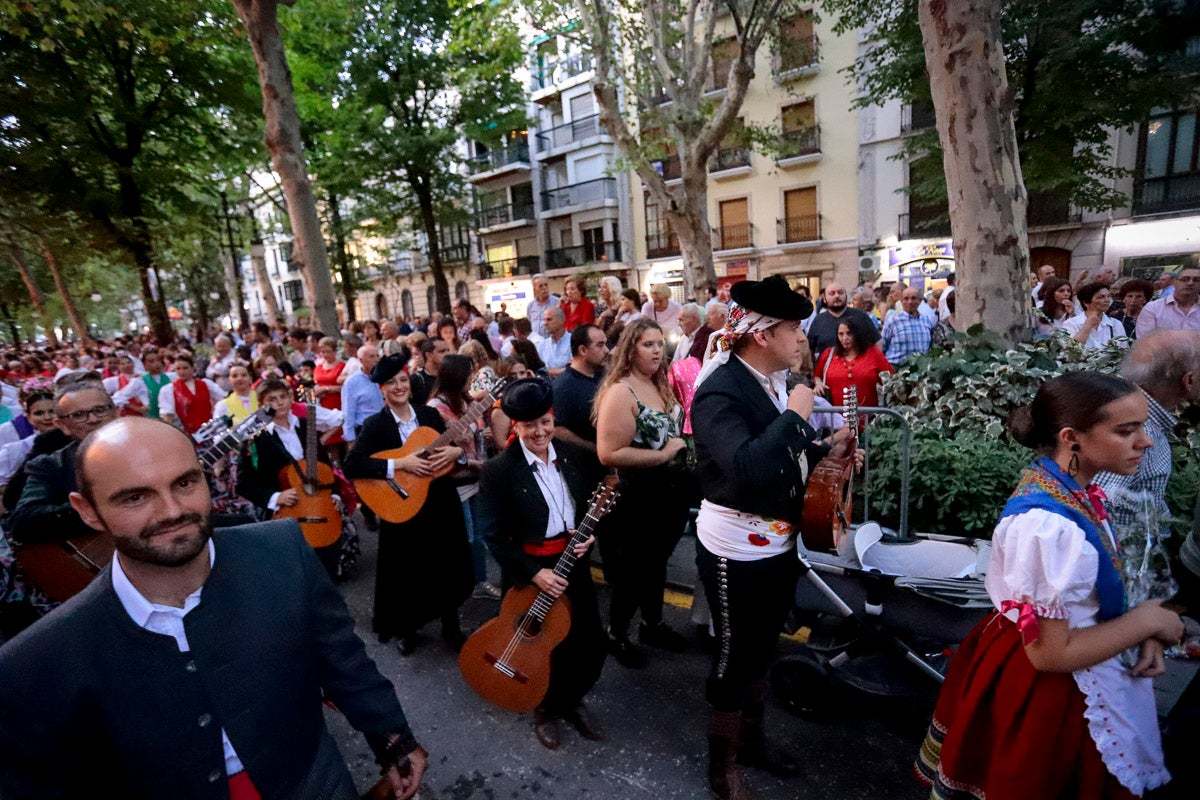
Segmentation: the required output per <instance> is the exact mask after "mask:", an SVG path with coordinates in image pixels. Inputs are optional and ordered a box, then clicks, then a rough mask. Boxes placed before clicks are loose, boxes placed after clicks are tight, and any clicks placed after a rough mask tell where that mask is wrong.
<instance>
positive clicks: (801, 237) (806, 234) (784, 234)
mask: <svg viewBox="0 0 1200 800" xmlns="http://www.w3.org/2000/svg"><path fill="white" fill-rule="evenodd" d="M775 224H776V226H778V228H779V230H778V236H779V243H780V244H790V243H791V242H815V241H817V240H818V239H820V238H821V215H820V214H805V215H803V216H799V217H784V218H783V219H780V220H776V221H775Z"/></svg>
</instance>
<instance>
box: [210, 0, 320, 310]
mask: <svg viewBox="0 0 1200 800" xmlns="http://www.w3.org/2000/svg"><path fill="white" fill-rule="evenodd" d="M280 2H282V3H283V4H284V5H287V6H291V5H294V3H295V0H280ZM233 5H234V8H236V9H237V13H238V17H240V18H241V20H242V25H244V26H245V28H246V35H247V37H248V38H249V40H250V47H251V49H252V50H253V51H254V61H255V63H256V64H257V65H258V79H259V84H260V86H261V88H262V96H263V117H264V118H265V120H266V132H265V140H266V144H267V150H268V151H269V152H270V154H271V164H272V166H274V168H275V171H276V172H277V173H278V174H279V178H280V180H281V181H282V182H283V193H284V196H285V197H286V198H287V206H288V220H289V221H290V222H291V226H292V236H293V242H292V261H293V262H294V263H295V264H296V265H297V266H298V267H299V269H300V272H301V274H302V275H303V276H304V282H305V284H306V286H307V289H308V296H309V299H310V301H311V308H312V312H313V316H314V317H315V318H316V323H317V325H319V326H320V328H321V330H323V331H328V332H330V333H335V332H336V331H337V330H338V329H339V328H340V326H339V324H338V318H337V304H336V302H335V301H334V297H333V281H332V279H331V277H330V274H329V255H328V253H327V252H326V250H325V239H324V237H323V236H322V235H321V220H320V218H319V217H318V215H317V203H316V198H315V197H314V196H313V188H312V183H311V182H310V181H309V179H308V168H307V166H306V165H305V162H304V145H303V144H302V143H301V141H300V116H299V114H298V113H297V111H296V95H295V91H294V89H293V87H292V73H291V70H290V69H289V68H288V63H287V54H286V53H285V52H284V49H283V39H282V38H281V36H280V34H279V23H278V20H277V19H276V10H277V9H278V2H276V0H233ZM268 285H269V284H268Z"/></svg>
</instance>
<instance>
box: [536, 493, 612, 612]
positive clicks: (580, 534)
mask: <svg viewBox="0 0 1200 800" xmlns="http://www.w3.org/2000/svg"><path fill="white" fill-rule="evenodd" d="M595 514H596V509H595V507H594V506H593V507H591V508H588V512H587V514H585V515H584V517H583V522H581V523H580V525H579V528H578V529H577V530H576V531H575V533H574V535H573V536H571V541H569V542H567V549H566V550H563V552H562V555H561V556H559V557H558V562H557V563H556V564H555V565H554V574H555V575H557V576H558V577H560V578H562V579H563V580H568V579H569V578H570V576H571V570H572V569H574V567H575V562H576V561H577V560H578V559H577V558H576V557H575V546H576V545H580V544H583V543H584V542H586V541H587V539H588V537H589V536H591V535H592V529H593V528H595V527H596V523H597V522H599V521H600V519H599V517H597V516H596V515H595ZM553 605H554V598H553V597H551V596H550V595H548V594H546V593H545V592H538V596H537V599H536V600H534V601H533V605H532V606H530V607H529V616H531V617H533V618H535V619H536V620H538V621H539V622H541V621H542V620H543V619H545V618H546V615H547V614H549V613H550V607H551V606H553Z"/></svg>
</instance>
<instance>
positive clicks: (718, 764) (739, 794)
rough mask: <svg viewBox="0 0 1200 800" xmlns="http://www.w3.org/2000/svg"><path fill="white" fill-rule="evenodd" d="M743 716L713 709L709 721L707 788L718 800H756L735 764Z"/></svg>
mask: <svg viewBox="0 0 1200 800" xmlns="http://www.w3.org/2000/svg"><path fill="white" fill-rule="evenodd" d="M740 725H741V715H740V714H739V713H738V712H736V711H717V710H715V709H710V712H709V718H708V788H709V789H711V790H712V793H713V796H714V797H716V798H717V800H753V797H752V796H751V795H750V792H749V790H747V789H746V786H745V784H744V783H743V782H742V772H741V770H740V769H738V766H737V763H736V761H735V760H734V751H735V750H736V748H737V737H738V727H739V726H740Z"/></svg>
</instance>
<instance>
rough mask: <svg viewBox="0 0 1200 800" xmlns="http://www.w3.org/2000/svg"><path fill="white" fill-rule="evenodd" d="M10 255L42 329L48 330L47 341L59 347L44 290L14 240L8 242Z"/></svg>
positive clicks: (52, 345)
mask: <svg viewBox="0 0 1200 800" xmlns="http://www.w3.org/2000/svg"><path fill="white" fill-rule="evenodd" d="M8 257H9V258H10V259H12V262H13V265H14V266H16V268H17V272H19V273H20V274H21V280H22V281H23V282H24V283H25V291H27V292H29V304H30V305H32V306H33V313H34V316H36V317H37V318H38V321H39V322H41V323H42V330H44V331H45V332H46V343H47V344H49V345H50V346H51V347H58V334H56V333H55V332H54V321H53V320H52V319H50V317H49V316H47V315H46V299H45V298H44V297H42V290H41V289H39V288H38V285H37V284H36V283H34V280H33V273H32V272H30V271H29V265H28V264H26V263H25V259H24V258H23V257H22V256H21V249H20V248H19V247H17V246H16V244H14V243H12V242H9V243H8Z"/></svg>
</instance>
